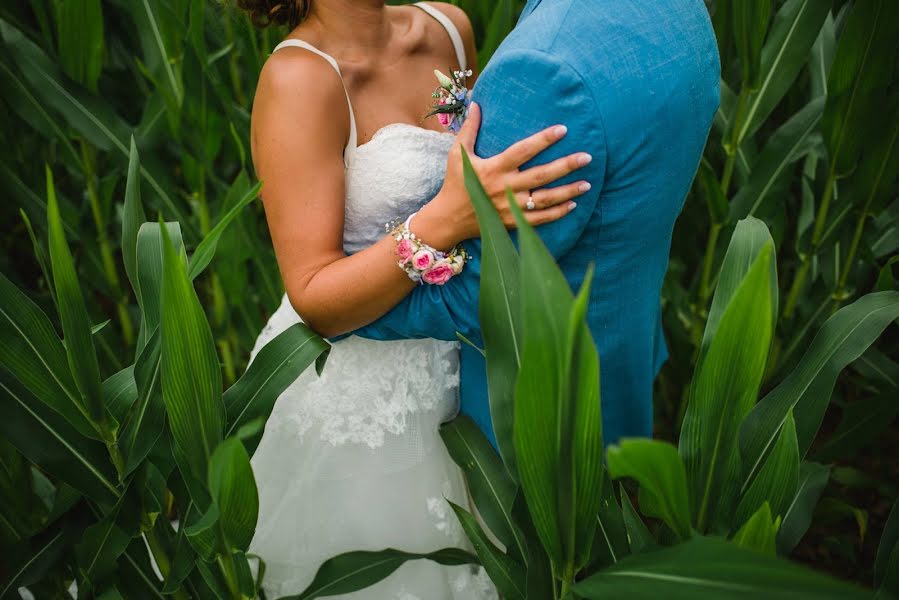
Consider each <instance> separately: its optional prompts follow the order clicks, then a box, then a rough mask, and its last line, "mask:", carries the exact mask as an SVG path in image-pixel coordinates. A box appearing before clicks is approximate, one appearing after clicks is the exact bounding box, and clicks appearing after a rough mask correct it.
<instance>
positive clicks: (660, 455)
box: [606, 439, 691, 540]
mask: <svg viewBox="0 0 899 600" xmlns="http://www.w3.org/2000/svg"><path fill="white" fill-rule="evenodd" d="M606 461H607V462H608V465H609V474H610V475H611V476H612V478H613V479H621V478H622V477H630V478H633V479H636V480H637V482H639V484H640V509H641V510H642V511H643V513H644V514H645V515H647V516H650V517H656V518H659V519H662V521H664V522H665V524H667V525H668V526H669V527H670V528H671V529H672V530H673V531H674V532H675V533H676V534H677V536H678V537H679V538H680V539H682V540H685V539H689V537H690V535H691V533H690V515H691V511H690V499H689V497H688V495H687V474H686V472H685V470H684V464H683V462H681V459H680V456H679V455H678V453H677V449H675V447H674V446H672V445H671V444H668V443H666V442H658V441H654V440H640V439H626V440H622V441H621V442H620V443H619V444H618V445H614V446H610V447H609V449H608V452H607V455H606Z"/></svg>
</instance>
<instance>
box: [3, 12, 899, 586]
mask: <svg viewBox="0 0 899 600" xmlns="http://www.w3.org/2000/svg"><path fill="white" fill-rule="evenodd" d="M456 3H457V4H459V5H461V6H463V7H464V8H465V9H466V10H467V12H468V13H469V15H470V16H471V19H472V22H473V24H474V26H475V31H476V33H477V36H478V43H479V48H480V53H481V54H480V57H479V58H480V62H481V64H485V63H486V62H487V61H488V60H489V58H490V56H491V55H492V53H493V52H494V51H495V50H496V48H497V47H498V45H499V44H500V43H501V41H502V39H503V38H504V37H505V35H506V34H507V33H508V32H509V30H510V29H511V27H512V26H513V24H514V21H515V19H516V17H517V15H518V13H519V12H520V9H521V6H522V5H523V2H520V1H517V0H516V1H513V0H498V1H496V2H484V1H482V0H457V1H456ZM708 5H709V11H710V14H711V18H712V21H713V24H714V27H715V31H716V34H717V37H718V41H719V47H720V53H721V59H722V75H723V79H722V82H721V86H722V88H721V89H722V104H721V109H720V110H719V112H718V114H717V116H716V119H715V123H714V126H713V129H712V132H711V135H710V139H709V143H708V146H707V148H706V152H705V155H704V157H703V160H702V163H701V165H700V167H699V170H698V173H697V178H696V182H695V185H694V186H693V189H692V190H691V192H690V195H689V197H688V198H687V202H686V206H685V210H684V214H683V215H682V217H681V219H680V221H679V223H678V226H677V230H676V232H675V241H674V248H673V251H672V258H671V266H670V270H669V275H668V279H667V281H666V285H665V290H664V297H663V308H664V318H665V326H666V334H667V338H668V342H669V346H670V349H671V356H672V359H671V360H670V361H669V363H668V365H666V367H665V369H664V370H663V372H662V375H661V377H660V380H659V382H658V384H657V387H656V390H657V393H656V404H657V423H658V427H657V429H658V433H659V435H658V436H657V440H653V441H650V440H625V441H622V442H621V443H620V444H619V445H615V446H611V447H609V448H608V449H606V450H604V448H603V443H602V431H601V415H600V402H599V393H600V392H599V377H600V374H601V364H600V362H599V359H598V356H597V353H596V349H595V345H594V343H593V339H592V337H591V333H590V331H589V330H588V329H587V327H586V325H585V322H584V313H585V310H586V300H587V295H586V294H587V292H586V290H587V289H588V286H585V288H584V289H583V290H574V291H573V290H571V289H569V287H568V285H567V283H566V281H565V279H564V277H563V276H562V274H561V273H560V272H559V270H558V268H557V267H556V265H555V264H554V262H553V260H552V258H551V256H550V255H549V254H548V252H547V251H546V249H545V248H544V247H543V245H542V243H541V242H540V240H539V237H538V236H537V235H536V234H535V232H534V231H533V230H532V229H530V228H529V227H527V226H526V223H524V221H523V219H522V220H521V225H522V229H521V234H520V248H519V249H516V248H515V246H514V245H513V244H512V242H511V240H510V238H509V236H508V234H507V233H506V231H505V229H504V228H503V227H502V225H501V223H500V221H499V219H498V217H497V215H496V213H495V212H494V211H493V209H492V207H491V204H490V202H489V200H488V199H487V197H486V196H485V195H484V193H483V190H482V189H481V187H480V183H479V182H478V181H477V178H476V176H475V175H474V173H473V171H472V170H471V169H470V168H469V169H468V170H467V175H466V177H467V181H466V184H467V186H468V189H469V192H470V194H471V197H472V202H473V203H474V205H475V208H476V210H477V212H478V218H479V221H480V223H481V227H482V231H483V237H484V244H485V248H486V249H488V250H489V251H487V252H485V255H484V256H485V261H484V264H483V270H484V274H485V277H484V278H483V281H482V284H481V285H482V294H481V303H482V304H481V307H480V310H481V314H482V316H484V319H483V326H484V331H483V334H484V335H483V337H484V340H485V347H484V349H483V351H484V353H485V355H486V358H487V361H488V367H489V368H490V373H491V377H490V381H489V386H490V401H491V404H492V407H491V408H492V411H493V412H494V414H504V415H508V416H509V423H508V425H509V426H508V427H504V428H503V431H499V432H498V434H499V435H498V445H499V453H497V452H496V451H494V450H493V448H492V447H491V446H490V444H489V443H488V442H487V440H486V439H485V438H484V436H483V434H482V433H481V432H480V431H479V430H478V429H477V427H476V426H475V425H474V424H473V423H472V422H471V421H469V420H467V419H465V418H460V419H457V420H455V421H453V422H451V423H448V424H446V425H445V426H444V427H443V429H442V430H441V435H442V437H443V439H444V442H445V444H446V446H447V448H448V450H449V451H450V454H451V455H452V457H453V459H454V460H455V461H456V462H457V463H458V464H459V466H460V467H461V468H462V470H463V471H464V473H465V475H466V478H467V481H468V484H469V487H470V490H471V495H472V498H473V500H474V503H475V505H476V507H477V509H478V513H479V514H480V515H481V517H482V521H481V520H478V519H476V518H475V517H474V516H473V515H472V514H470V513H468V512H467V511H466V510H465V509H463V508H461V507H457V506H454V507H453V508H454V510H455V512H456V515H457V517H458V519H459V522H460V524H461V526H462V527H463V529H464V531H465V532H466V535H467V536H468V537H469V538H470V539H471V541H472V542H473V548H475V552H474V553H473V554H471V553H468V552H465V551H462V550H457V549H451V548H448V549H434V550H435V551H434V552H433V553H432V554H429V555H412V554H408V553H406V552H404V551H403V549H402V548H398V549H385V550H384V551H383V552H353V553H349V554H345V555H341V556H338V557H334V558H332V559H331V560H329V561H328V562H326V563H325V564H324V565H322V567H321V569H320V570H319V572H318V573H317V575H316V577H315V580H314V581H313V582H312V584H311V585H310V587H309V588H308V589H307V590H306V591H305V592H303V593H302V594H300V595H299V596H296V598H304V599H309V598H317V597H324V596H329V595H334V594H341V593H347V592H351V591H355V590H361V589H364V588H365V587H367V586H369V585H372V584H373V583H375V582H377V581H379V580H380V579H382V578H383V577H386V576H387V575H389V574H390V573H392V572H393V571H395V570H396V569H397V568H399V567H400V566H401V565H402V564H403V563H404V562H405V561H407V560H433V561H437V562H440V563H443V564H464V563H476V564H480V565H483V567H484V568H485V570H486V571H487V573H488V575H490V577H491V579H492V580H493V581H494V583H495V585H496V587H497V589H498V590H499V591H500V593H501V595H502V597H503V598H507V599H510V600H511V599H530V600H537V599H539V600H546V599H558V598H566V599H567V598H586V599H594V598H624V597H627V598H637V599H642V598H646V599H650V598H653V599H654V598H658V597H670V598H685V599H686V598H689V599H691V600H693V599H702V598H724V597H726V598H865V597H868V598H871V597H875V596H876V597H877V598H889V597H892V596H897V595H899V509H897V508H896V504H895V502H896V498H897V496H899V489H897V484H896V481H895V480H894V481H889V480H888V481H881V480H879V479H878V477H879V476H882V474H881V473H868V472H865V470H864V464H862V465H861V467H854V466H847V465H855V464H861V463H855V462H853V461H854V460H857V459H858V457H860V456H864V455H865V453H866V452H867V451H868V450H869V449H870V448H871V447H872V446H875V445H877V444H879V443H880V442H881V441H882V440H883V439H885V438H888V437H889V436H890V435H893V436H895V434H896V428H895V421H896V417H897V415H899V364H897V360H899V345H897V342H896V340H897V339H899V338H897V337H896V336H895V323H896V320H897V318H899V291H897V284H896V281H895V276H894V269H893V267H894V264H895V263H896V261H897V255H899V254H897V252H899V199H897V193H896V192H897V185H896V184H897V174H899V150H897V137H899V92H897V87H896V85H897V73H899V71H897V68H899V63H897V47H899V46H897V44H899V4H897V3H895V2H894V1H893V0H854V1H845V0H834V1H833V2H831V1H829V0H784V1H780V0H777V1H775V0H716V1H713V2H709V3H708ZM285 33H286V32H284V31H278V30H265V31H257V30H255V29H254V28H253V27H252V26H251V24H250V23H249V21H248V19H247V18H245V17H244V15H242V14H239V13H238V12H237V11H236V9H234V8H233V7H231V6H229V5H227V4H223V3H222V2H219V1H217V0H135V1H134V2H125V1H124V0H105V1H102V2H101V0H30V1H22V2H17V3H4V4H3V5H2V6H0V44H2V50H3V52H2V53H0V82H2V89H3V94H2V97H0V106H2V108H3V110H2V113H0V119H2V121H3V133H4V140H5V141H6V143H4V144H3V145H2V147H0V182H2V185H3V189H4V191H5V192H6V199H7V200H6V202H4V203H3V206H2V208H0V210H2V211H3V221H2V222H3V235H2V237H0V239H2V243H3V245H4V252H3V255H2V257H3V258H2V259H0V260H2V275H0V287H2V289H0V417H2V418H0V463H2V467H3V468H2V469H0V499H2V502H0V597H2V598H18V597H19V594H20V591H23V590H25V589H27V590H28V592H30V593H31V594H32V595H33V596H34V597H36V598H63V597H70V595H75V596H77V597H78V598H94V597H96V598H103V599H105V600H114V599H117V598H125V599H129V600H130V599H132V598H134V599H142V598H163V597H165V596H171V597H173V598H176V599H178V600H182V599H185V600H186V599H189V598H190V599H205V598H224V599H239V598H256V597H259V595H260V593H261V592H260V582H261V581H262V580H263V579H264V577H265V568H264V559H265V557H254V556H248V555H247V548H248V546H249V543H250V540H251V539H252V536H253V533H254V530H255V524H256V519H257V513H258V497H257V490H256V484H255V481H254V479H253V474H252V470H251V468H250V456H252V454H253V451H254V450H255V448H256V446H257V445H258V442H259V439H260V437H261V435H262V431H263V427H264V424H265V420H266V418H267V417H268V415H269V414H270V412H271V410H272V407H273V405H274V403H275V400H276V399H277V397H278V395H279V394H280V393H281V392H282V391H283V390H284V389H285V388H286V387H287V386H288V385H289V384H290V383H291V382H292V381H293V380H294V379H295V378H296V377H297V376H298V374H299V373H301V372H302V371H304V370H305V369H308V368H316V369H319V370H321V369H323V368H327V355H328V349H329V346H328V344H327V343H326V342H325V341H323V340H322V339H321V338H319V337H318V336H317V335H315V334H314V333H313V332H312V331H310V330H309V329H307V328H305V327H304V326H302V325H296V326H294V327H292V328H290V329H288V330H287V331H285V332H284V333H283V334H281V335H280V336H279V337H277V338H276V339H275V340H273V341H272V342H271V343H270V344H269V345H268V346H266V347H265V348H264V349H262V350H261V352H260V353H259V355H258V356H257V358H256V360H255V361H254V362H253V363H252V365H251V366H250V367H249V368H248V369H247V368H246V363H247V357H248V354H249V349H250V347H251V345H252V343H253V341H254V340H255V337H256V335H257V334H258V331H259V330H260V329H261V328H262V326H263V324H264V322H265V319H266V318H267V315H268V314H270V312H271V310H273V309H274V307H275V306H276V305H277V304H278V302H279V301H280V297H281V294H282V293H283V288H282V285H281V282H280V279H279V275H278V271H277V265H276V262H275V259H274V255H273V251H272V248H271V243H270V241H269V239H268V237H267V231H266V226H265V221H264V215H263V213H262V210H261V206H260V205H259V203H258V202H254V200H255V199H256V197H257V195H258V192H259V189H260V184H258V183H255V180H254V175H253V173H252V167H251V164H250V162H249V157H248V154H247V147H248V137H249V136H248V134H249V111H250V108H251V100H252V96H253V92H254V88H255V84H256V77H257V74H258V73H259V71H260V68H261V65H262V63H263V62H264V61H265V60H266V58H267V56H268V53H269V52H270V50H271V48H273V47H274V45H275V43H277V41H279V40H280V38H281V37H282V36H283V35H284V34H285ZM519 216H520V215H519ZM500 275H501V276H500ZM499 281H504V282H506V285H505V286H504V287H500V286H499V285H498V282H499ZM588 282H589V277H588ZM560 308H561V309H562V310H560ZM533 312H538V313H540V314H545V315H546V316H547V319H554V320H555V321H556V322H555V323H548V322H542V321H540V320H533V319H528V320H525V319H523V318H522V317H521V315H522V314H526V313H533ZM548 325H552V327H549V326H548ZM891 329H892V330H893V331H892V334H893V336H892V337H891V336H890V335H888V334H889V332H890V330H891ZM605 376H614V374H609V375H605ZM888 447H890V446H888ZM891 447H892V448H893V449H894V450H895V448H896V445H895V443H894V444H893V445H892V446H891ZM897 459H899V456H896V455H893V456H892V457H889V456H888V457H887V463H888V464H889V463H892V464H895V463H896V461H897ZM863 462H864V461H862V463H863ZM892 472H893V474H894V475H895V470H893V471H892ZM888 477H889V475H888ZM859 487H861V488H865V489H867V490H869V491H870V493H871V494H875V495H876V496H877V498H879V500H878V501H879V502H880V503H881V504H886V506H887V507H889V506H890V505H892V506H893V508H892V511H889V508H887V511H885V513H886V512H889V516H888V517H886V515H884V518H883V519H882V521H877V522H876V524H875V520H876V519H875V517H871V515H869V513H868V512H867V511H866V510H865V509H863V508H859V507H858V506H855V505H853V504H852V502H851V499H848V498H844V497H841V496H840V495H839V490H845V489H852V488H859ZM297 508H298V510H302V507H297ZM847 520H848V522H850V523H854V524H855V527H857V532H856V533H855V534H853V536H850V537H849V542H848V544H849V545H850V546H852V545H853V544H856V543H858V544H863V543H864V540H865V538H866V536H867V539H869V540H870V539H871V538H872V536H874V542H873V545H874V547H875V548H876V550H875V551H874V552H872V553H871V556H870V558H869V557H867V556H856V557H854V560H855V562H856V563H857V569H856V570H855V571H854V573H855V576H854V577H853V579H855V581H854V582H852V583H850V582H846V581H844V580H842V579H839V578H837V577H834V576H833V575H832V574H825V573H824V571H827V570H833V569H831V568H830V567H831V565H829V564H823V563H822V564H819V563H816V562H815V561H809V560H807V558H806V557H805V556H804V555H803V557H802V558H803V562H806V563H808V562H811V564H810V565H808V564H807V565H799V564H797V561H796V560H795V559H796V558H797V556H798V553H799V550H798V549H801V547H802V544H803V542H804V540H806V539H807V538H808V537H809V536H810V535H811V533H810V532H814V531H815V530H816V527H827V526H831V527H832V526H833V524H834V523H835V522H842V523H845V522H847ZM485 527H486V528H487V529H489V532H488V531H486V530H485ZM855 538H860V539H859V540H858V541H856V539H855ZM834 539H836V540H837V543H839V541H840V540H841V539H846V538H845V537H844V538H834ZM497 542H499V545H497ZM841 574H842V573H841Z"/></svg>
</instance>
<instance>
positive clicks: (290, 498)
mask: <svg viewBox="0 0 899 600" xmlns="http://www.w3.org/2000/svg"><path fill="white" fill-rule="evenodd" d="M420 8H422V9H423V10H425V11H426V12H428V13H429V14H431V15H432V16H434V17H435V18H436V19H437V20H438V21H440V22H441V23H442V24H443V25H444V27H445V28H446V29H447V31H448V32H449V34H450V36H451V37H452V38H453V43H454V45H455V47H456V51H457V54H458V55H459V62H460V64H461V65H462V67H463V68H464V67H465V52H464V49H463V46H462V41H461V37H460V36H459V34H458V31H456V29H455V28H454V27H453V25H452V22H451V21H449V19H447V18H446V17H445V16H444V15H443V14H442V13H439V12H438V11H437V10H436V9H434V8H431V7H429V6H426V5H422V6H420ZM288 45H289V46H296V47H301V48H305V49H306V50H309V51H311V52H315V53H316V54H319V55H321V56H323V57H324V58H326V59H327V60H328V61H329V62H330V63H331V64H332V66H334V68H335V69H337V71H338V73H339V72H340V69H339V68H338V67H337V63H336V62H335V61H334V59H333V58H331V57H330V56H328V55H325V54H324V53H322V52H320V51H319V50H317V49H315V48H314V47H312V46H310V45H308V44H306V43H305V42H301V41H298V40H287V41H285V42H282V44H280V45H279V46H278V47H277V48H276V50H278V49H280V48H281V47H284V46H288ZM347 100H349V96H347ZM350 122H351V128H350V129H351V133H350V140H349V144H348V145H347V149H346V154H345V159H346V164H347V169H346V182H347V197H346V222H345V231H344V248H345V250H346V251H347V252H348V253H353V252H358V251H360V250H362V249H363V248H366V247H368V246H370V245H372V244H374V243H375V242H377V241H378V240H379V239H381V238H382V237H383V236H384V235H385V231H384V224H385V223H387V222H388V221H391V220H393V219H395V218H398V217H406V216H407V215H409V214H411V213H412V212H414V211H416V210H418V208H420V206H421V204H422V203H423V202H424V201H426V200H428V199H430V198H432V197H433V196H434V195H435V194H436V192H437V191H438V190H439V188H440V186H441V184H442V181H443V177H444V174H445V168H446V159H447V154H448V151H449V149H450V146H451V145H452V143H453V136H452V135H451V134H448V133H440V132H436V131H431V130H427V129H423V128H420V127H416V126H412V125H406V124H394V125H388V126H387V127H384V128H383V129H381V130H380V131H378V132H377V133H376V134H375V136H374V137H373V138H372V139H371V141H369V142H367V143H365V144H363V145H361V146H358V147H357V146H356V124H355V118H354V117H353V113H352V106H351V107H350ZM299 321H300V317H299V316H298V315H297V313H296V312H295V311H294V309H293V308H292V306H291V304H290V302H288V300H287V297H286V296H285V297H284V300H283V301H282V303H281V306H280V307H279V308H278V310H277V311H276V312H275V313H274V314H273V315H272V317H271V319H270V320H269V322H268V324H267V325H266V327H265V329H264V330H263V331H262V333H261V334H260V336H259V338H258V340H257V341H256V345H255V348H254V349H253V354H252V358H255V356H256V353H257V352H258V351H259V350H260V349H261V348H262V347H263V346H264V345H265V344H267V343H268V342H269V341H271V340H272V338H274V337H275V336H277V335H278V334H279V333H281V332H282V331H284V330H285V329H286V328H288V327H290V326H291V325H293V324H294V323H298V322H299ZM458 353H459V349H458V345H457V343H455V342H442V341H437V340H407V341H396V342H378V341H371V340H366V339H362V338H359V337H355V336H351V337H348V338H346V339H344V340H341V341H338V342H336V343H335V344H333V348H332V350H331V353H330V356H329V358H328V361H327V364H326V366H325V369H324V372H323V373H322V375H321V377H319V376H317V375H316V373H315V370H314V369H312V368H310V369H309V370H307V371H306V372H305V373H303V374H302V375H301V376H300V377H299V378H298V379H297V380H296V382H294V383H293V384H292V385H291V386H290V387H288V388H287V390H286V391H285V392H284V393H283V394H282V395H281V396H280V398H279V399H278V401H277V403H276V405H275V408H274V410H273V412H272V415H271V417H270V418H269V420H268V423H267V425H266V428H265V433H264V435H263V437H262V441H261V443H260V445H259V447H258V449H257V450H256V453H255V455H254V456H253V458H252V466H253V471H254V473H255V476H256V483H257V486H258V488H259V501H260V505H259V519H258V523H257V526H256V534H255V537H254V538H253V542H252V544H251V546H250V552H251V553H254V554H257V555H259V556H260V557H261V559H262V560H263V561H265V565H266V572H265V577H264V580H263V588H264V589H265V592H266V595H267V596H268V597H269V598H270V599H274V598H279V597H281V596H286V595H289V594H297V593H299V592H301V591H302V590H304V589H305V588H306V587H307V586H308V585H309V584H310V583H311V582H312V579H313V577H314V576H315V573H316V571H317V569H318V568H319V566H320V565H321V564H322V562H324V561H325V560H327V559H328V558H331V557H333V556H336V555H338V554H342V553H344V552H350V551H355V550H382V549H385V548H396V549H399V550H403V551H407V552H416V553H425V552H432V551H435V550H439V549H441V548H446V547H456V548H464V549H469V550H470V546H469V544H468V542H467V540H466V539H465V536H464V534H463V532H462V530H461V527H460V526H459V524H458V522H457V520H456V517H455V514H454V513H453V511H452V509H451V508H450V506H449V504H448V503H447V502H446V500H447V499H449V500H452V501H453V502H455V503H456V504H459V505H461V506H464V507H468V506H469V504H470V503H469V501H468V496H467V493H466V488H465V484H464V481H463V478H462V474H461V471H460V470H459V468H458V467H457V466H456V465H455V464H454V463H453V461H452V460H451V458H450V457H449V455H448V453H447V451H446V449H445V448H444V446H443V442H442V440H441V439H440V436H439V433H438V428H439V426H440V424H441V423H442V422H444V421H447V420H449V419H451V418H453V417H454V416H455V414H456V413H457V410H458V386H459V357H458ZM339 598H346V599H349V598H352V599H353V600H463V599H464V600H468V599H478V598H496V592H495V591H494V588H493V586H492V584H491V583H490V582H489V579H488V578H487V577H486V575H485V574H484V573H483V570H482V569H481V568H479V567H475V566H468V565H464V566H454V567H447V566H443V565H438V564H436V563H432V562H430V561H426V560H417V561H413V562H409V563H406V564H405V565H403V566H402V567H401V568H400V569H399V570H397V571H396V572H395V573H393V574H392V575H391V576H390V577H388V578H387V579H385V580H384V581H382V582H380V583H378V584H376V585H374V586H373V587H370V588H368V589H366V590H363V591H360V592H356V593H354V594H350V595H344V596H340V597H339Z"/></svg>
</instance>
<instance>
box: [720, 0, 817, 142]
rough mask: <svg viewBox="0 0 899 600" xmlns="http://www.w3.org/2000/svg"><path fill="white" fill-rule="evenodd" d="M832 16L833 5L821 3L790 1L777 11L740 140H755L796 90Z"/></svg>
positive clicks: (815, 1) (814, 1) (801, 0)
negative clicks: (781, 102) (818, 40)
mask: <svg viewBox="0 0 899 600" xmlns="http://www.w3.org/2000/svg"><path fill="white" fill-rule="evenodd" d="M828 14H830V5H829V4H828V3H827V2H818V1H817V0H787V2H785V3H784V5H783V6H782V7H781V8H780V10H778V11H777V14H776V15H775V16H774V24H773V25H772V26H771V33H770V34H769V35H768V41H767V42H766V43H765V46H764V47H763V48H762V56H761V64H760V70H761V73H762V76H761V80H760V82H759V86H758V91H756V92H754V93H753V94H752V95H751V96H750V97H749V104H748V107H747V109H746V118H745V120H744V121H743V124H742V131H741V132H739V136H738V138H737V139H741V140H742V139H745V138H747V137H750V136H752V135H753V134H754V133H755V132H756V130H757V129H758V128H759V126H761V125H762V123H764V122H765V121H766V120H767V119H768V117H769V116H770V115H771V111H773V110H774V108H775V107H776V106H777V104H778V103H779V102H780V101H781V99H782V98H783V97H784V95H785V94H786V93H787V91H788V90H789V89H790V87H791V86H793V83H794V82H795V81H796V77H797V76H798V75H799V72H800V71H801V70H802V67H803V66H805V65H806V63H808V61H809V51H810V50H811V48H812V45H813V44H814V43H815V40H816V39H817V37H818V32H819V31H821V28H822V26H823V25H824V21H825V19H826V18H827V15H828Z"/></svg>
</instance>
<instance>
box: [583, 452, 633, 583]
mask: <svg viewBox="0 0 899 600" xmlns="http://www.w3.org/2000/svg"><path fill="white" fill-rule="evenodd" d="M622 509H623V507H622V506H621V505H619V504H618V500H616V499H615V486H614V485H613V484H612V478H611V477H609V473H608V470H607V469H606V468H605V467H603V484H602V504H601V505H600V507H599V513H598V514H597V516H596V539H595V540H594V542H593V557H592V558H591V559H590V565H589V566H588V567H587V569H586V573H593V572H595V571H597V570H599V569H600V568H604V567H606V566H608V565H614V564H615V563H617V562H618V561H619V560H620V559H622V558H624V557H625V556H627V555H628V554H629V553H630V551H629V548H630V545H629V543H628V539H627V531H626V529H625V526H624V517H623V514H622Z"/></svg>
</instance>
